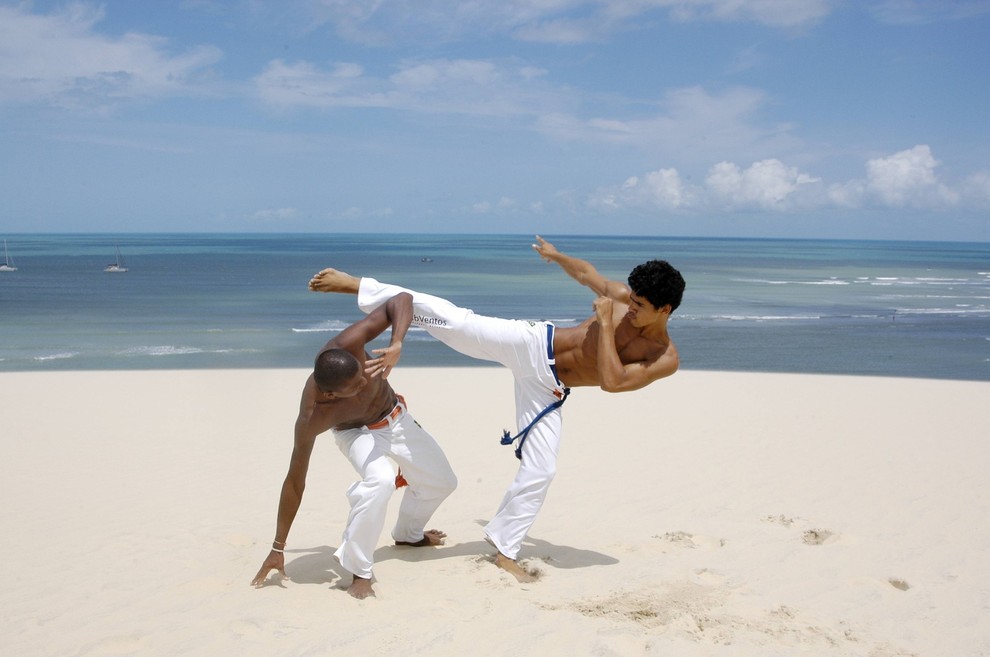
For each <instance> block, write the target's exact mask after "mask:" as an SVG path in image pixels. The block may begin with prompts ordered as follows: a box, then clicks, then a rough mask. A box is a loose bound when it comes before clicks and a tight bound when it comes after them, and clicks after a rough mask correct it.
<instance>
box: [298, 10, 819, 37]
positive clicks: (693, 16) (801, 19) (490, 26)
mask: <svg viewBox="0 0 990 657" xmlns="http://www.w3.org/2000/svg"><path fill="white" fill-rule="evenodd" d="M836 4H837V0H800V1H795V0H745V1H743V0H504V1H501V2H494V1H488V2H485V1H478V2H459V3H452V2H450V1H449V0H392V1H390V2H388V3H385V2H373V3H369V2H366V1H365V0H319V1H317V2H309V3H307V7H308V8H309V9H310V11H311V12H312V17H313V22H314V23H315V24H325V23H329V24H331V25H333V26H334V28H335V29H336V31H337V33H338V34H339V35H340V36H342V37H343V38H345V39H349V40H351V41H356V42H360V43H365V44H370V45H389V44H394V43H396V42H406V43H408V42H423V41H430V42H436V41H462V40H468V39H474V38H477V37H478V36H479V35H493V34H495V35H498V34H501V35H508V36H511V37H514V38H516V39H519V40H522V41H533V42H540V43H555V44H562V45H570V44H579V43H590V42H596V41H603V40H605V39H606V38H608V37H610V36H612V35H614V34H616V33H619V32H623V31H629V30H635V29H637V28H638V27H639V26H640V25H641V24H642V22H643V21H644V20H650V19H652V18H653V17H654V16H656V15H664V14H666V15H669V16H670V17H671V18H672V19H674V20H678V21H695V20H717V21H722V22H737V21H738V22H751V23H758V24H762V25H767V26H770V27H776V28H786V29H790V28H796V27H803V26H807V25H811V24H814V23H817V22H818V21H820V20H822V19H823V18H825V17H826V16H827V15H828V14H829V13H831V11H832V8H833V6H834V5H836Z"/></svg>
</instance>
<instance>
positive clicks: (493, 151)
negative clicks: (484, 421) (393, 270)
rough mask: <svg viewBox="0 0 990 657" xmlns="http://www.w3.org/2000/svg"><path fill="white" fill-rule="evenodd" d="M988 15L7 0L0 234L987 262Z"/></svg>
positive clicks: (956, 8) (616, 3) (539, 4)
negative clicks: (871, 246)
mask: <svg viewBox="0 0 990 657" xmlns="http://www.w3.org/2000/svg"><path fill="white" fill-rule="evenodd" d="M988 70H990V0H958V1H955V2H953V1H950V0H940V1H939V0H861V1H859V0H857V1H854V0H612V1H609V2H595V1H588V0H474V1H465V2H452V1H438V0H415V1H414V0H378V1H364V2H358V1H357V0H229V1H221V0H174V1H170V2H165V1H163V0H142V1H141V2H138V1H136V0H106V1H104V2H99V3H97V2H43V1H36V2H11V1H6V0H0V198H2V202H0V233H3V234H7V233H15V232H148V231H183V232H184V231H205V232H228V231H235V232H259V231H260V232H268V231H277V232H297V231H317V232H333V231H340V232H385V231H388V232H471V233H479V232H481V233H484V232H494V233H546V234H632V235H671V236H741V237H826V238H868V239H949V240H967V241H969V240H973V241H990V120H988V116H990V109H988V108H990V73H988Z"/></svg>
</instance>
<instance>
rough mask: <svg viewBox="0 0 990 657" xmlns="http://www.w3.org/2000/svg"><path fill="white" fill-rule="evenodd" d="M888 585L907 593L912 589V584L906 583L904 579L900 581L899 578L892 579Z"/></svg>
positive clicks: (888, 581)
mask: <svg viewBox="0 0 990 657" xmlns="http://www.w3.org/2000/svg"><path fill="white" fill-rule="evenodd" d="M887 583H889V584H890V585H891V586H893V587H894V588H895V589H897V590H899V591H907V590H908V589H909V588H911V585H910V584H908V583H907V582H905V581H904V580H903V579H898V578H897V577H891V578H890V579H888V580H887Z"/></svg>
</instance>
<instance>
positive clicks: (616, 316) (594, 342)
mask: <svg viewBox="0 0 990 657" xmlns="http://www.w3.org/2000/svg"><path fill="white" fill-rule="evenodd" d="M627 310H628V306H627V305H625V304H621V303H615V309H614V312H613V323H614V325H615V350H616V352H617V353H618V354H619V360H620V361H622V364H623V365H628V364H629V363H640V362H651V361H655V360H657V359H658V358H660V357H661V356H663V355H664V353H666V351H667V350H668V349H669V348H673V347H672V345H670V343H669V342H666V343H664V342H660V341H657V340H652V339H648V338H645V337H643V336H642V335H641V334H640V331H639V330H638V329H637V328H635V327H634V326H632V324H630V322H629V319H628V318H627V317H626V311H627ZM600 329H601V327H600V325H599V323H598V319H597V318H596V317H594V316H592V317H589V318H588V319H586V320H584V322H582V323H581V324H580V325H578V326H574V327H566V328H560V327H557V329H556V330H555V331H554V338H553V348H554V357H555V359H556V361H557V374H558V376H560V380H561V381H562V382H563V383H564V385H566V386H568V387H577V386H599V385H601V383H602V381H601V375H600V373H599V369H598V332H599V330H600Z"/></svg>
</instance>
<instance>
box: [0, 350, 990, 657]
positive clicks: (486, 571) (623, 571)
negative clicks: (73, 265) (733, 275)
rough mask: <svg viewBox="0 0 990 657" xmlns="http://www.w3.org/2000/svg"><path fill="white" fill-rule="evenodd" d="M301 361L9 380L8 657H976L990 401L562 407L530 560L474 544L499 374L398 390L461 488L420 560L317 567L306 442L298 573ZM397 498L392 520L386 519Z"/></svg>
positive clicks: (485, 506) (664, 401)
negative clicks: (282, 525) (361, 587)
mask: <svg viewBox="0 0 990 657" xmlns="http://www.w3.org/2000/svg"><path fill="white" fill-rule="evenodd" d="M306 374H307V373H306V372H303V371H300V370H250V371H195V372H106V373H100V372H85V373H66V374H35V373H13V374H11V373H8V374H2V375H0V386H2V390H3V394H2V397H0V400H2V401H0V454H2V458H0V477H2V478H0V481H2V486H3V490H2V494H3V498H2V499H3V502H4V503H3V506H2V510H0V525H2V528H3V530H2V534H0V547H2V554H3V555H4V560H5V562H6V563H5V565H6V568H5V570H6V576H5V577H4V578H3V581H2V585H0V645H2V653H3V655H11V656H14V655H17V656H18V657H31V656H34V655H45V656H53V657H54V656H58V657H74V656H90V655H141V656H155V657H157V656H162V655H204V656H211V657H216V656H235V657H252V656H255V655H257V656H259V657H273V656H279V655H290V656H294V657H295V656H304V655H414V654H433V655H458V656H460V655H512V656H513V657H518V656H519V655H540V656H545V655H550V656H556V655H560V656H565V655H566V656H568V657H571V656H579V655H616V656H620V655H621V656H623V657H625V656H630V655H674V656H677V657H685V656H688V657H690V656H694V655H699V656H700V655H706V656H707V655H731V656H733V657H736V656H743V657H746V656H753V657H757V656H758V657H768V656H774V655H782V656H783V655H787V656H793V655H815V656H819V655H863V656H868V657H891V656H894V655H920V656H926V657H928V656H939V655H946V656H952V657H968V656H980V655H984V656H986V655H990V522H988V518H990V483H988V482H990V478H988V476H987V469H988V465H990V447H988V438H990V403H988V400H990V394H988V393H990V384H987V383H972V382H951V381H926V380H912V379H883V378H855V377H832V376H802V375H773V374H737V373H717V372H681V373H678V374H677V375H676V376H675V377H673V378H671V379H667V380H665V381H662V382H659V383H657V384H654V385H653V386H651V387H650V388H648V389H647V390H644V391H639V392H636V393H629V394H623V395H608V394H606V393H603V392H601V391H599V390H592V389H579V390H577V391H575V393H574V394H573V395H572V397H571V399H570V400H568V402H567V405H566V406H565V409H564V410H565V422H564V427H565V436H564V446H563V450H562V454H561V459H560V470H559V473H558V476H557V480H556V481H555V482H554V485H553V487H552V488H551V490H550V497H549V499H548V501H547V503H546V505H545V507H544V509H543V512H542V513H541V515H540V517H539V518H538V520H537V522H536V525H535V526H534V527H533V530H532V533H531V536H530V539H529V541H528V542H527V544H526V546H525V547H524V548H523V552H522V554H521V555H520V556H521V560H522V561H523V562H524V564H525V565H528V566H529V567H533V568H538V569H539V571H540V572H541V579H540V581H538V582H536V583H534V584H528V585H520V584H518V583H516V582H515V580H514V579H512V578H511V577H510V576H509V575H507V574H505V573H503V572H502V571H500V570H498V569H497V568H495V566H494V565H493V564H492V563H491V562H490V559H489V556H488V555H489V554H490V552H491V550H490V548H489V547H488V546H487V544H486V543H484V541H483V540H482V534H481V530H480V527H479V524H480V523H483V522H484V521H485V519H486V518H488V517H489V515H490V514H491V513H492V512H493V511H494V509H495V507H496V506H497V504H498V502H499V500H500V499H501V496H502V493H503V491H504V489H505V487H506V486H507V484H508V483H509V481H510V479H511V477H512V476H513V473H514V471H515V468H516V460H515V457H514V456H513V455H512V450H511V449H510V448H508V447H502V446H500V445H499V444H498V438H499V436H500V434H501V430H502V428H503V427H504V426H508V424H509V423H510V422H511V419H512V409H511V405H512V390H511V379H510V378H509V376H508V375H507V373H506V372H505V371H503V370H500V369H492V368H478V369H406V370H403V369H401V368H400V369H399V370H397V371H396V372H395V373H394V374H393V376H392V382H393V385H394V386H395V388H396V389H397V390H398V391H400V392H402V393H404V395H405V396H406V398H407V399H408V401H409V404H410V407H411V410H412V412H413V414H414V415H415V416H416V418H417V419H418V420H419V421H420V423H421V424H423V425H424V426H426V427H427V428H428V429H429V430H430V431H431V432H432V433H433V434H434V435H435V436H436V437H437V438H438V439H439V441H440V443H441V444H442V445H443V446H444V448H445V450H446V451H447V454H448V456H449V458H450V460H451V463H452V464H453V466H454V469H455V470H456V472H457V473H458V476H459V477H460V487H459V488H458V490H457V491H456V492H455V493H454V494H453V495H452V496H451V498H450V499H449V500H448V501H447V502H446V503H445V504H444V506H442V507H441V508H440V510H439V512H438V513H437V515H436V517H435V518H434V522H433V523H431V524H432V525H433V526H436V527H438V528H441V529H443V530H445V531H446V532H447V533H448V534H449V536H450V538H449V539H448V545H447V546H445V547H443V548H439V549H429V548H396V547H394V546H391V545H390V544H389V541H388V527H387V528H386V532H385V534H384V535H383V537H382V541H381V543H380V545H381V547H380V548H379V550H378V551H377V553H376V559H377V564H376V575H377V580H378V581H377V583H376V584H375V588H376V590H377V593H378V597H377V598H375V599H369V600H364V601H357V600H354V599H352V598H350V597H349V596H348V595H347V594H346V593H344V592H343V591H342V590H341V589H340V588H339V587H340V585H341V584H344V585H346V584H348V583H349V582H350V576H349V575H348V574H346V573H345V572H344V571H342V570H341V569H340V567H339V566H338V565H337V563H336V562H335V561H334V559H333V558H332V556H331V553H332V552H333V550H334V549H335V548H336V546H337V541H338V540H339V537H340V534H341V531H342V529H343V523H344V521H345V519H346V516H347V503H346V500H345V498H344V490H345V488H346V487H347V486H348V485H349V484H350V483H351V482H352V481H353V478H354V475H353V473H352V471H351V470H350V468H349V466H348V465H347V463H346V462H345V461H344V459H343V457H342V456H341V455H340V454H339V453H338V452H337V450H336V448H335V447H334V445H333V443H332V439H330V437H329V436H327V437H326V439H325V442H322V443H318V445H317V450H316V452H315V454H314V458H313V465H312V470H311V472H310V478H309V487H308V488H307V491H306V496H305V499H304V500H303V506H302V509H301V511H300V513H299V515H298V517H297V518H296V522H295V525H294V526H293V530H292V533H291V534H290V537H289V551H288V552H287V554H286V557H287V559H286V561H287V570H288V574H289V576H290V580H289V581H284V582H282V583H281V584H280V585H270V586H266V587H265V588H262V589H255V588H252V587H251V586H250V585H249V582H250V580H251V578H252V577H253V576H254V574H255V572H256V571H257V569H258V567H259V566H260V565H261V562H262V560H263V558H264V557H265V555H266V554H267V551H268V546H269V545H270V541H271V538H272V535H273V531H274V523H275V511H276V502H277V499H278V491H279V486H280V484H281V481H282V478H283V476H284V473H285V469H286V466H287V464H288V457H289V451H290V449H291V441H292V438H291V436H292V432H291V425H292V422H293V420H294V418H295V412H296V407H297V402H298V396H299V392H300V390H301V386H302V383H303V381H304V379H305V377H306ZM397 507H398V497H397V496H396V498H394V499H393V504H392V507H391V509H392V513H394V512H395V510H396V509H397Z"/></svg>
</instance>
